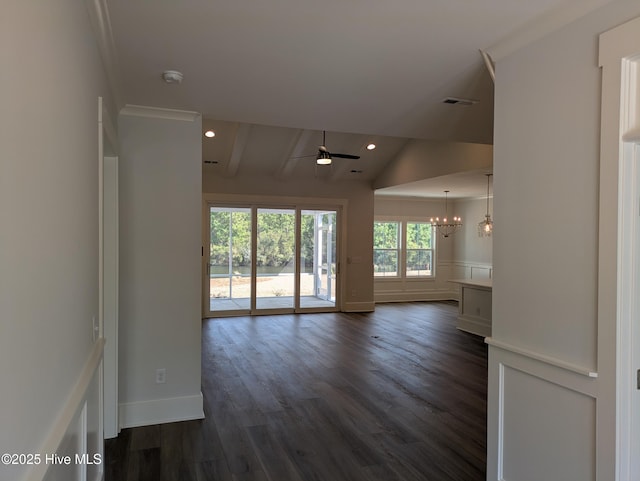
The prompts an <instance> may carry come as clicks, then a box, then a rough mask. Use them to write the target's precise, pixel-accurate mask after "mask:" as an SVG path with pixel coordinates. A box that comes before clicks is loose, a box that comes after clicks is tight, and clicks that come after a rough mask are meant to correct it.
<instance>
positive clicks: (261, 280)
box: [205, 205, 338, 316]
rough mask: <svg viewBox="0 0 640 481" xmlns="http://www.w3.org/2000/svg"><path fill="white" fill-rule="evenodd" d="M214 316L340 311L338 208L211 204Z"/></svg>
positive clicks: (209, 275) (209, 279) (211, 307)
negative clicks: (338, 301) (337, 308)
mask: <svg viewBox="0 0 640 481" xmlns="http://www.w3.org/2000/svg"><path fill="white" fill-rule="evenodd" d="M208 216H209V252H208V254H209V261H208V264H207V272H206V279H205V281H206V285H207V288H208V292H209V299H208V306H207V307H208V315H210V316H216V315H233V314H250V313H254V312H256V313H262V312H265V311H279V312H295V311H298V310H300V311H326V310H335V308H336V305H337V304H336V298H337V292H338V289H337V284H338V248H337V246H338V228H337V226H338V211H337V210H336V209H303V208H280V207H257V206H242V207H229V206H219V205H209V209H208Z"/></svg>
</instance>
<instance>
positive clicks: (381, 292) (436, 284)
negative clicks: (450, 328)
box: [374, 261, 493, 303]
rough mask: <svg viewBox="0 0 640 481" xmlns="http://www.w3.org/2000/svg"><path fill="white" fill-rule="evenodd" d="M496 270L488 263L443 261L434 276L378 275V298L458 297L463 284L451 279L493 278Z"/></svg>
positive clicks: (452, 298) (375, 281)
mask: <svg viewBox="0 0 640 481" xmlns="http://www.w3.org/2000/svg"><path fill="white" fill-rule="evenodd" d="M492 270H493V268H492V266H490V265H486V264H476V263H467V262H459V261H439V262H438V264H437V266H436V271H435V272H436V275H435V277H434V278H430V279H415V278H414V279H412V278H376V279H374V296H375V302H377V303H383V302H416V301H445V300H455V301H458V300H460V292H459V288H458V286H457V285H456V284H452V283H451V282H449V281H450V280H451V279H490V278H491V276H492Z"/></svg>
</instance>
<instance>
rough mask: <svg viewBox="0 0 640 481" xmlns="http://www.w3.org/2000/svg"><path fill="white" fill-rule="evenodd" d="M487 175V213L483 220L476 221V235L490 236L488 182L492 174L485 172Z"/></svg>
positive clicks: (490, 221)
mask: <svg viewBox="0 0 640 481" xmlns="http://www.w3.org/2000/svg"><path fill="white" fill-rule="evenodd" d="M485 175H486V176H487V215H485V216H484V220H483V221H482V222H479V223H478V237H491V233H492V232H493V221H492V220H491V216H490V215H489V182H490V180H491V176H492V175H493V174H485Z"/></svg>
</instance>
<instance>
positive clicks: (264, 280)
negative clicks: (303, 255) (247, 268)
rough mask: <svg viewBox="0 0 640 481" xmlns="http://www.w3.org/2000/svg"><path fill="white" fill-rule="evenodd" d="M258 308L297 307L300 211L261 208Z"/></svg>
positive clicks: (256, 277)
mask: <svg viewBox="0 0 640 481" xmlns="http://www.w3.org/2000/svg"><path fill="white" fill-rule="evenodd" d="M257 216H258V219H257V224H258V232H257V244H256V245H257V248H256V272H255V283H256V289H255V292H256V304H255V306H256V309H286V308H289V309H293V308H294V307H295V258H296V255H295V252H296V235H295V234H296V233H295V228H296V211H295V210H293V209H266V208H259V209H258V210H257Z"/></svg>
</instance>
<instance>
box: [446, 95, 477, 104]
mask: <svg viewBox="0 0 640 481" xmlns="http://www.w3.org/2000/svg"><path fill="white" fill-rule="evenodd" d="M442 103H443V104H451V105H473V104H477V103H478V101H477V100H473V99H461V98H458V97H447V98H445V99H443V100H442Z"/></svg>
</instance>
